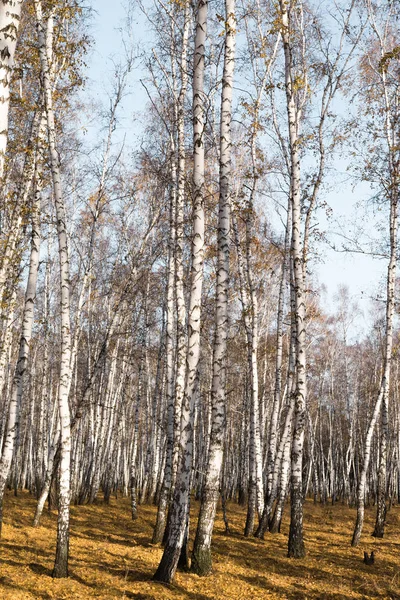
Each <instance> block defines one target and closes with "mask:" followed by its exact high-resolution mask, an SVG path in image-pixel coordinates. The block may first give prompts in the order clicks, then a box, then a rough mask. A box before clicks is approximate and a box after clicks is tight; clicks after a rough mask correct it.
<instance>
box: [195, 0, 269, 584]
mask: <svg viewBox="0 0 400 600" xmlns="http://www.w3.org/2000/svg"><path fill="white" fill-rule="evenodd" d="M225 17H226V21H225V27H226V34H225V54H224V71H223V76H222V94H221V130H220V180H219V184H220V195H219V213H218V262H217V283H216V295H217V297H216V313H215V338H214V349H213V352H214V355H213V380H212V388H211V401H212V425H211V440H210V447H209V452H208V462H207V470H206V480H205V484H204V488H203V494H202V499H201V506H200V514H199V520H198V524H197V531H196V538H195V542H194V548H193V556H192V570H193V571H194V572H195V573H197V574H198V575H207V574H208V573H209V572H210V571H211V566H212V562H211V537H212V531H213V527H214V519H215V512H216V508H217V502H218V498H219V489H220V476H221V468H222V460H223V447H224V433H225V402H226V389H225V386H226V339H227V333H228V284H229V246H230V242H229V237H230V204H231V170H232V166H231V119H232V87H233V71H234V65H235V41H236V29H235V28H236V18H235V2H234V0H226V1H225ZM257 402H258V398H257Z"/></svg>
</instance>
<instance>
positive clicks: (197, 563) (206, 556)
mask: <svg viewBox="0 0 400 600" xmlns="http://www.w3.org/2000/svg"><path fill="white" fill-rule="evenodd" d="M191 571H192V573H196V575H200V576H201V577H205V576H206V575H210V573H211V572H212V558H211V549H210V548H198V549H197V550H196V552H193V555H192V566H191Z"/></svg>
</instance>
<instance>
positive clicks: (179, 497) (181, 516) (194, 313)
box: [154, 0, 208, 583]
mask: <svg viewBox="0 0 400 600" xmlns="http://www.w3.org/2000/svg"><path fill="white" fill-rule="evenodd" d="M207 8H208V5H207V2H206V1H204V0H199V2H198V5H197V14H196V37H195V53H194V69H193V195H194V198H193V214H192V267H191V288H190V301H189V314H188V349H187V358H186V368H187V380H186V389H185V396H184V405H183V410H182V421H181V439H180V447H181V448H180V449H181V455H180V465H179V469H178V476H177V483H176V486H175V492H174V498H173V502H172V505H171V508H170V515H169V531H168V537H167V540H166V545H165V549H164V553H163V556H162V558H161V562H160V564H159V566H158V569H157V571H156V573H155V574H154V579H155V580H156V581H162V582H167V583H169V582H171V581H172V579H173V578H174V576H175V572H176V569H177V566H178V561H179V557H180V554H181V549H182V547H183V543H184V539H185V533H186V530H187V523H188V513H189V495H190V480H191V470H192V458H193V417H194V404H195V400H196V394H197V390H198V364H199V358H200V319H201V294H202V287H203V261H204V225H205V222H204V121H205V106H204V52H205V40H206V27H207Z"/></svg>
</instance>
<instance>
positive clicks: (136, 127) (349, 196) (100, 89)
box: [88, 0, 387, 328]
mask: <svg viewBox="0 0 400 600" xmlns="http://www.w3.org/2000/svg"><path fill="white" fill-rule="evenodd" d="M95 11H96V13H95V14H94V16H93V23H92V35H93V37H94V39H95V42H96V43H95V47H94V49H93V51H92V53H91V55H90V56H89V59H88V63H89V86H88V87H89V90H91V92H92V94H93V95H94V97H95V98H97V99H99V97H101V95H104V100H105V101H106V99H107V94H108V93H109V91H110V90H111V88H112V79H113V61H114V62H118V60H120V59H121V58H122V57H123V54H124V52H123V45H122V43H121V37H122V34H121V31H120V29H121V27H123V21H124V17H125V9H124V6H123V2H121V1H119V0H115V1H114V2H111V3H110V2H109V0H97V2H96V3H95ZM135 16H136V18H135V19H134V41H135V43H136V44H138V45H139V48H140V46H141V45H142V44H143V42H145V41H147V40H146V22H145V18H144V17H143V16H141V14H140V13H139V12H138V11H137V12H136V15H135ZM140 38H141V39H140ZM147 38H148V36H147ZM140 76H141V74H140V71H139V69H137V70H136V71H135V72H134V73H133V74H132V76H131V80H130V85H129V90H128V95H127V97H126V99H125V101H124V104H123V109H122V111H121V116H120V129H121V134H122V133H124V134H125V135H126V136H127V138H129V139H130V141H131V142H132V144H131V145H132V146H135V142H137V140H138V139H139V138H140V136H141V133H142V132H141V119H140V115H139V111H140V110H142V109H143V107H144V106H145V102H146V94H145V91H144V89H143V87H142V85H141V84H140ZM340 179H341V177H340V176H338V181H339V180H340ZM331 188H332V189H331V191H330V193H329V194H328V196H327V201H328V204H329V206H330V207H331V209H332V216H331V218H330V219H329V220H326V218H325V217H324V214H323V213H322V211H321V212H320V213H319V215H318V216H319V218H320V220H321V221H320V222H321V227H322V229H324V230H325V231H326V232H327V234H328V237H329V239H330V240H331V241H332V242H334V243H335V245H336V246H338V247H340V246H341V244H342V242H343V241H344V238H341V237H340V236H339V235H337V234H338V233H339V232H342V233H343V234H344V235H348V236H349V237H351V236H354V235H358V234H357V233H355V231H356V230H357V222H358V221H360V220H361V219H364V221H363V226H362V228H363V229H364V231H365V233H366V236H367V237H379V235H378V234H375V227H376V226H375V218H376V216H375V215H374V214H373V211H369V213H368V215H367V217H365V215H364V210H363V209H361V208H360V209H358V210H357V208H356V206H357V203H358V202H359V201H360V199H361V198H360V194H361V195H363V196H364V197H366V196H368V195H369V189H368V188H367V187H366V186H361V188H360V187H359V186H357V188H356V189H355V190H353V189H352V185H351V184H350V183H347V184H344V183H338V185H335V181H333V182H332V185H331ZM319 250H320V252H321V255H322V261H321V262H320V263H319V264H316V265H314V267H313V270H314V272H315V273H316V275H317V277H318V279H319V281H320V283H323V284H324V285H325V286H326V287H327V290H328V294H327V302H328V306H333V304H332V298H333V296H334V294H335V293H336V291H337V288H338V285H340V284H345V285H347V286H348V287H349V290H350V293H351V295H352V296H353V297H354V300H356V301H357V302H359V304H360V308H361V310H362V312H363V315H364V316H363V317H359V318H358V320H357V324H358V326H359V327H361V328H364V327H363V326H364V325H367V323H369V322H370V314H369V313H370V300H369V298H370V297H371V296H372V297H373V296H376V293H377V291H378V288H379V283H380V282H382V277H383V276H384V274H385V272H386V262H387V261H385V260H382V259H381V260H378V259H373V258H371V257H370V256H363V255H362V254H358V253H357V254H352V253H344V252H335V251H334V250H332V249H331V248H329V246H327V245H326V244H321V245H320V247H319Z"/></svg>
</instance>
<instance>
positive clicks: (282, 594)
mask: <svg viewBox="0 0 400 600" xmlns="http://www.w3.org/2000/svg"><path fill="white" fill-rule="evenodd" d="M34 508H35V500H34V498H32V497H31V496H29V495H28V494H21V495H20V496H19V497H18V498H14V496H12V495H8V496H7V498H6V501H5V510H4V514H5V519H4V526H3V536H2V540H1V542H0V544H1V554H0V557H1V558H0V598H1V599H3V598H4V599H8V598H21V599H22V598H23V599H30V598H46V599H50V598H54V599H56V600H61V599H62V598H68V599H70V598H71V599H82V600H83V599H90V598H102V599H106V598H107V599H111V598H136V599H137V600H175V599H176V600H178V599H191V600H192V599H193V600H206V599H209V598H211V599H213V598H215V599H222V598H223V599H227V600H241V599H249V600H250V599H260V598H266V599H268V598H271V599H275V598H276V599H277V598H280V599H281V598H288V599H304V600H305V599H324V598H325V599H327V598H332V599H336V600H346V599H350V598H361V599H362V598H364V599H365V598H391V599H393V600H400V535H399V533H400V507H397V506H396V507H393V508H392V510H391V511H390V512H389V514H388V526H387V535H386V537H385V538H384V539H383V540H376V539H374V538H373V537H371V536H370V532H371V531H372V528H373V527H372V526H373V520H374V510H373V509H369V510H367V511H366V523H365V528H364V535H363V538H362V541H361V545H360V547H359V548H351V547H350V539H351V533H352V527H353V523H354V516H355V511H354V509H349V508H347V507H344V506H342V505H335V506H329V505H328V506H321V505H319V504H318V505H315V506H314V505H313V504H312V503H311V502H307V503H306V506H305V538H306V546H307V556H306V558H304V559H302V560H294V559H288V558H287V557H286V547H287V533H288V514H287V511H286V517H285V519H284V523H283V526H282V532H281V533H280V534H277V535H270V534H267V535H266V538H265V540H264V541H261V540H257V539H254V538H244V537H243V535H242V532H243V526H244V522H245V516H246V515H245V509H243V508H241V507H238V506H236V505H234V504H231V505H229V507H228V516H229V520H230V527H231V530H232V533H231V535H229V536H226V535H225V534H224V525H223V522H222V518H221V514H220V513H219V515H218V519H217V521H216V526H215V535H214V555H213V556H214V572H213V574H212V575H210V576H209V577H206V578H200V577H198V576H196V575H192V574H190V573H183V572H181V573H178V574H177V576H176V578H175V581H174V584H173V585H169V586H163V585H160V584H158V583H154V582H153V581H152V580H151V577H152V575H153V573H154V571H155V569H156V567H157V565H158V562H159V560H160V558H161V554H162V549H161V548H159V547H157V546H154V545H152V544H151V535H152V527H153V524H154V521H155V515H156V509H155V507H152V506H141V507H139V518H138V519H137V520H136V521H132V520H131V518H130V511H129V501H128V499H126V498H121V499H117V500H116V499H113V500H112V501H111V503H110V505H109V506H107V505H105V504H102V503H99V504H96V505H91V506H78V507H73V508H72V515H71V544H70V553H71V561H70V576H69V578H68V579H65V580H53V579H52V577H51V569H52V566H53V560H54V553H55V534H56V524H57V516H56V513H49V512H48V511H46V512H45V513H44V515H43V519H42V524H41V526H40V527H39V528H33V527H32V526H31V521H32V515H33V513H34ZM194 511H196V507H194ZM194 518H195V516H194V515H193V521H192V522H193V523H194ZM364 550H367V551H368V552H371V550H375V563H374V565H372V566H367V565H365V564H364V563H363V552H364Z"/></svg>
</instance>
